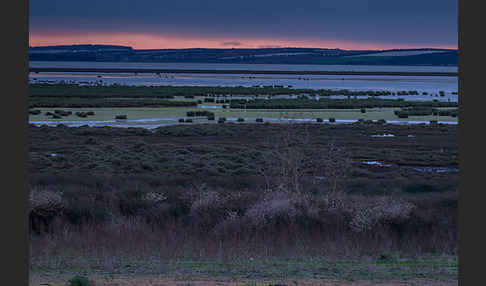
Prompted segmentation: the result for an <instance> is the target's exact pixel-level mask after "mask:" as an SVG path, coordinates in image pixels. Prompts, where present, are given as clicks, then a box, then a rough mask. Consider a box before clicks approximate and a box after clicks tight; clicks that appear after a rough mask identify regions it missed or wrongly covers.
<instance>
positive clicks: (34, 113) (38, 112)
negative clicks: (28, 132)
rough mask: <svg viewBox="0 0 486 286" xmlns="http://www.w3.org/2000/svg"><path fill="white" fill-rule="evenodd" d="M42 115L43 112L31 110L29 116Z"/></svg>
mask: <svg viewBox="0 0 486 286" xmlns="http://www.w3.org/2000/svg"><path fill="white" fill-rule="evenodd" d="M40 113H41V111H40V110H30V111H29V114H32V115H38V114H40Z"/></svg>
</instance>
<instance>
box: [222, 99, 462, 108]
mask: <svg viewBox="0 0 486 286" xmlns="http://www.w3.org/2000/svg"><path fill="white" fill-rule="evenodd" d="M457 106H458V103H457V102H440V101H405V100H402V99H380V98H366V99H330V98H321V99H319V100H312V99H307V98H300V99H272V100H265V99H254V100H249V101H248V100H241V99H236V100H232V101H231V103H230V107H231V108H240V109H357V108H382V107H383V108H384V107H428V108H432V107H436V108H438V107H457Z"/></svg>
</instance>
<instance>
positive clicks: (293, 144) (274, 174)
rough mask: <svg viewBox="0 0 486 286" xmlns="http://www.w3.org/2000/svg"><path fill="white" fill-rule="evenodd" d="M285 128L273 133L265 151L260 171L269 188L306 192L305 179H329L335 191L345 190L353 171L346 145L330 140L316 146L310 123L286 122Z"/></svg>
mask: <svg viewBox="0 0 486 286" xmlns="http://www.w3.org/2000/svg"><path fill="white" fill-rule="evenodd" d="M281 127H282V131H281V132H279V134H278V135H276V136H271V137H269V138H268V139H267V142H266V143H265V147H266V148H265V149H266V150H263V151H262V159H263V160H262V162H264V163H263V164H261V165H258V167H257V171H258V172H259V173H260V174H261V175H262V176H263V177H264V178H265V182H266V188H267V189H273V188H275V187H277V188H280V189H282V188H283V189H285V190H290V191H292V192H301V191H302V182H303V180H304V179H305V178H314V182H316V181H317V180H316V178H321V179H325V180H326V181H327V182H328V183H329V190H330V191H331V192H337V191H342V190H343V188H342V184H340V182H342V181H343V179H344V178H345V177H346V175H347V173H348V172H349V169H350V168H349V167H350V164H351V160H350V159H349V158H348V155H347V153H346V152H345V150H344V148H343V147H339V146H337V145H336V144H334V143H332V142H330V143H329V144H327V146H325V147H323V148H322V147H316V146H314V147H313V146H312V138H311V134H310V132H309V125H308V124H297V123H287V124H282V126H281Z"/></svg>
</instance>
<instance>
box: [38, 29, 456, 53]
mask: <svg viewBox="0 0 486 286" xmlns="http://www.w3.org/2000/svg"><path fill="white" fill-rule="evenodd" d="M224 43H227V44H224ZM232 43H233V45H231V44H232ZM75 44H104V45H121V46H130V47H132V48H134V49H187V48H260V47H299V48H330V49H333V48H339V49H344V50H386V49H414V48H444V49H457V47H455V46H414V45H403V44H385V43H376V42H375V43H366V42H350V41H343V40H335V39H328V40H316V39H289V40H283V39H262V38H239V39H233V38H224V37H221V38H209V37H205V38H197V37H181V36H173V35H169V36H165V35H164V36H162V35H150V34H129V33H126V34H122V33H97V34H88V33H87V34H85V35H79V34H74V33H73V34H68V33H62V34H58V33H52V34H43V33H32V32H31V33H30V35H29V46H54V45H75Z"/></svg>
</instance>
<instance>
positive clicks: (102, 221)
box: [29, 123, 458, 279]
mask: <svg viewBox="0 0 486 286" xmlns="http://www.w3.org/2000/svg"><path fill="white" fill-rule="evenodd" d="M383 134H393V135H394V136H388V137H379V136H376V135H383ZM457 152H458V142H457V126H447V125H441V124H438V125H435V126H430V125H416V126H410V125H390V124H378V123H371V124H341V125H333V124H320V125H316V124H259V125H255V124H244V123H240V124H231V123H223V124H199V125H192V126H168V127H161V128H157V129H154V130H147V129H141V128H110V127H98V128H93V127H87V126H83V127H72V128H68V127H63V126H59V127H47V126H42V127H36V126H33V125H31V126H30V130H29V184H30V211H29V217H30V229H31V230H30V233H31V269H33V270H35V271H41V272H42V271H58V270H60V269H86V268H90V269H91V268H93V269H98V268H100V269H101V268H102V269H112V271H114V272H117V273H122V272H123V271H126V269H128V268H126V267H125V266H126V265H127V264H130V265H132V267H136V269H137V270H136V271H141V272H142V273H152V272H153V273H159V272H160V271H162V270H161V269H159V266H160V260H161V259H169V260H171V259H172V260H173V259H186V260H201V259H209V260H214V259H215V260H224V261H233V262H234V263H236V262H235V261H240V260H241V259H250V258H251V259H257V261H263V260H265V259H274V258H278V259H289V258H292V259H311V260H312V259H314V258H315V257H320V258H326V259H334V260H336V259H337V260H339V259H343V258H345V259H359V258H360V257H368V258H369V259H372V260H374V261H381V260H382V261H385V262H387V261H395V260H394V259H401V258H404V257H408V258H410V259H412V258H414V257H415V258H416V257H424V256H428V255H449V256H451V255H452V256H454V255H456V254H457V249H458V240H457V233H458V221H457V201H458V173H457V172H442V173H435V172H432V173H423V172H420V171H417V170H415V169H414V168H413V167H416V166H422V167H425V166H429V167H437V166H442V167H457V163H458V161H457ZM370 161H371V162H373V161H376V162H380V163H382V164H384V165H386V167H385V166H379V165H376V164H364V163H363V162H370ZM114 257H118V258H117V259H115V260H116V261H115V260H114ZM312 257H314V258H312ZM262 259H263V260H262ZM155 261H159V262H155ZM233 262H232V263H233ZM387 263H388V262H387ZM201 267H202V266H201ZM225 267H226V266H225ZM309 267H311V266H306V269H309ZM312 267H313V266H312ZM312 267H311V268H312ZM367 267H368V266H367ZM441 267H442V266H441ZM225 269H226V268H225ZM344 269H347V267H343V268H342V269H341V268H340V270H336V271H344V272H343V273H347V272H346V271H345V270H344ZM374 269H376V266H375V268H374ZM424 269H425V268H424ZM427 269H428V268H427ZM431 269H432V268H431ZM434 269H435V268H434ZM441 269H442V268H441ZM120 271H121V272H120ZM154 271H155V272H154ZM191 271H196V270H191ZM197 271H204V270H202V269H200V268H198V270H197ZM218 271H219V270H218ZM221 271H223V270H221ZM224 271H226V270H224ZM255 271H256V272H255ZM278 271H283V270H282V269H280V270H278ZM370 271H371V270H370ZM441 271H443V270H441ZM253 272H254V273H257V272H258V271H257V270H254V271H253ZM191 273H192V274H193V275H195V273H196V272H191ZM197 273H201V272H197ZM296 273H297V272H296ZM322 273H324V272H322ZM322 273H321V274H322ZM326 273H327V272H326ZM441 273H442V274H440V275H442V276H441V277H445V276H444V275H445V274H444V273H443V272H441ZM454 273H455V272H454ZM454 273H452V274H451V273H449V274H447V275H446V276H447V277H449V278H451V277H452V278H453V277H455V276H454V275H455V274H454ZM220 274H221V275H223V276H224V275H230V274H222V273H219V272H218V273H213V274H212V275H220ZM240 274H241V273H239V274H237V275H236V274H235V275H236V276H241V275H246V274H241V275H240ZM231 275H233V274H231ZM262 275H270V274H269V273H266V274H262ZM295 275H297V274H295ZM299 275H300V274H299ZM306 275H307V274H306ZM309 275H311V274H309ZM312 275H314V274H312ZM323 275H324V274H323ZM326 275H328V276H329V277H331V276H332V275H337V274H336V272H332V273H331V272H330V273H329V274H326ZM339 275H341V274H339ZM339 275H338V276H339ZM343 275H345V274H343ZM343 275H341V276H339V277H340V279H343V277H344V276H343ZM346 275H347V274H346ZM353 275H354V274H353ZM417 275H418V274H413V275H412V276H413V277H418V276H417ZM431 275H432V274H431ZM434 275H439V274H438V273H436V274H434ZM440 275H439V276H440ZM196 276H197V275H196ZM297 276H298V275H297ZM243 277H245V276H243ZM305 277H309V276H305ZM333 277H334V276H333ZM353 277H355V276H353ZM356 277H357V276H356ZM453 279H454V278H453Z"/></svg>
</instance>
